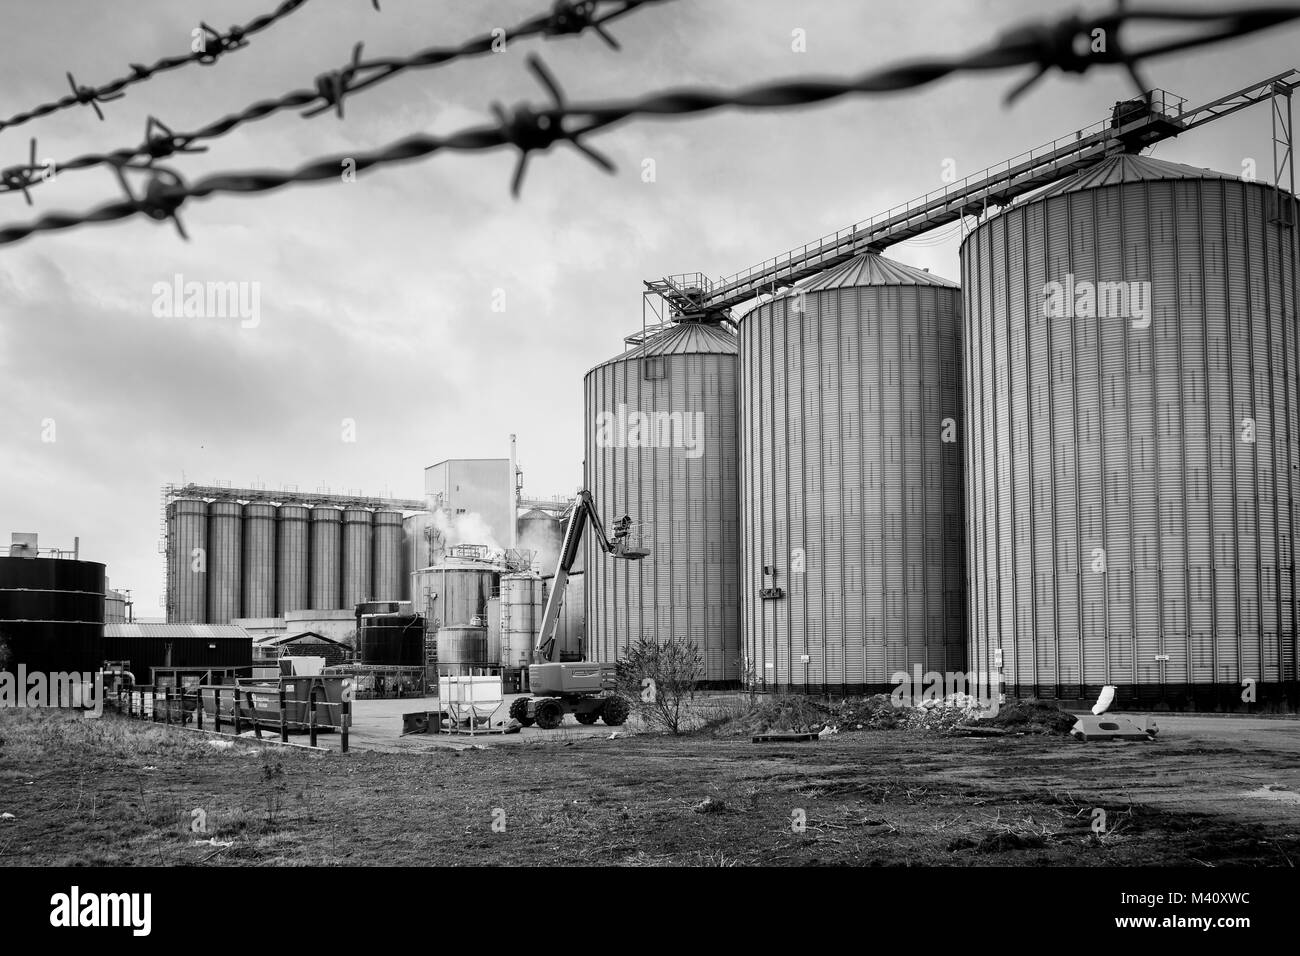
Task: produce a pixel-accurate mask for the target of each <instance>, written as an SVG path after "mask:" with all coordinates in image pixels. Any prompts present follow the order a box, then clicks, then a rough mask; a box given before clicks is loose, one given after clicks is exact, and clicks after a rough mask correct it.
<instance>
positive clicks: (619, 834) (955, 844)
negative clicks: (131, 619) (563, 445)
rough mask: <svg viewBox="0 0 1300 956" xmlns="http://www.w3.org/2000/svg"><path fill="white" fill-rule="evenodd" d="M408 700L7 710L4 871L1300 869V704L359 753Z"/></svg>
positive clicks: (539, 738) (464, 741)
mask: <svg viewBox="0 0 1300 956" xmlns="http://www.w3.org/2000/svg"><path fill="white" fill-rule="evenodd" d="M371 703H373V704H376V705H383V706H376V707H373V708H372V707H368V706H366V705H367V704H371ZM411 704H412V702H411V701H392V702H360V703H359V704H358V715H357V724H358V733H357V735H356V736H355V738H354V746H355V747H356V748H357V749H355V750H354V752H352V753H350V754H348V755H342V754H338V753H328V754H317V753H311V752H305V751H302V750H286V749H281V748H275V747H267V746H255V745H252V744H249V743H245V742H242V741H233V742H232V741H228V740H219V741H213V740H211V739H209V738H207V737H204V736H200V735H198V734H195V733H190V732H184V731H179V730H175V729H171V728H165V727H161V726H158V725H151V724H145V723H140V722H129V721H125V720H123V719H121V718H116V717H105V718H104V719H102V720H95V721H86V720H81V719H79V718H76V717H73V716H70V715H65V714H41V713H37V712H32V711H6V712H0V740H3V743H0V864H4V865H10V866H13V865H47V864H83V863H84V864H92V865H93V864H164V865H186V864H191V865H192V864H201V865H214V866H215V865H247V864H298V863H313V864H316V863H326V864H342V865H367V864H376V865H379V864H444V865H456V864H500V865H512V864H526V865H530V864H531V865H538V864H556V865H565V864H591V865H602V866H608V865H656V864H685V865H747V864H761V865H788V864H857V865H958V866H961V865H972V864H978V865H988V864H994V865H1048V866H1051V865H1066V864H1073V865H1096V866H1109V865H1198V864H1202V865H1205V866H1218V865H1225V864H1244V865H1261V866H1281V867H1287V866H1294V865H1295V864H1296V863H1297V862H1300V759H1298V754H1300V722H1297V721H1295V720H1243V719H1230V718H1201V717H1183V716H1178V717H1167V718H1165V719H1164V720H1162V721H1161V726H1162V732H1161V734H1160V737H1159V739H1157V740H1156V741H1153V742H1143V743H1106V744H1100V743H1093V744H1084V743H1078V742H1075V741H1072V740H1070V739H1068V738H1042V737H1011V738H998V739H971V738H946V737H929V736H924V735H917V734H912V733H907V732H885V731H879V732H862V733H854V734H841V735H839V736H836V737H830V738H827V739H826V740H821V741H817V742H811V743H802V744H753V743H750V742H748V741H747V740H744V739H741V740H737V739H735V738H729V739H721V738H711V737H708V736H689V737H682V738H667V737H660V736H653V735H648V734H642V735H635V734H631V735H628V736H620V737H619V738H617V739H614V740H609V739H607V737H608V735H609V732H610V731H609V728H604V727H603V726H602V725H599V724H598V725H596V726H595V727H592V728H585V727H584V728H579V727H577V726H576V725H574V726H573V727H572V728H569V727H567V725H566V729H565V730H563V731H560V732H550V733H549V734H548V733H547V732H544V731H532V732H530V733H526V734H521V735H516V736H513V738H493V740H492V742H484V741H474V740H471V739H469V738H452V739H451V740H450V741H445V740H439V739H438V738H435V737H425V736H423V735H421V736H416V737H407V738H400V740H399V741H398V742H397V743H396V744H394V749H393V751H392V752H381V751H379V750H370V749H362V746H363V745H364V742H365V740H366V738H367V735H369V736H372V737H374V738H375V740H376V741H377V742H382V743H385V744H393V741H394V740H395V739H396V738H394V737H393V736H390V735H389V734H388V732H387V731H388V728H389V727H393V728H400V713H401V712H402V711H405V710H417V709H421V708H420V707H419V706H414V707H413V706H410V705H411ZM390 705H398V706H397V707H395V708H394V707H391V706H390ZM390 710H391V711H392V712H391V713H390V712H389V711H390ZM394 722H396V723H394ZM394 733H396V729H395V730H394ZM505 740H508V741H510V742H509V743H503V741H505ZM479 748H482V749H479ZM706 798H707V801H706ZM1098 811H1101V812H1102V813H1104V817H1103V816H1102V814H1101V813H1098ZM6 814H11V815H12V816H11V817H6V816H5V815H6ZM1099 824H1100V825H1099Z"/></svg>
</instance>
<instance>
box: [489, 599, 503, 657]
mask: <svg viewBox="0 0 1300 956" xmlns="http://www.w3.org/2000/svg"><path fill="white" fill-rule="evenodd" d="M487 659H488V660H489V661H491V662H492V663H493V664H495V663H497V662H498V661H500V660H501V598H500V597H493V598H488V600H487Z"/></svg>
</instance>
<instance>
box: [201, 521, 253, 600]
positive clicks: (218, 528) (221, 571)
mask: <svg viewBox="0 0 1300 956" xmlns="http://www.w3.org/2000/svg"><path fill="white" fill-rule="evenodd" d="M243 530H244V529H243V508H242V507H241V506H240V504H239V502H237V501H214V502H212V504H210V505H208V618H207V623H209V624H229V623H230V622H231V621H232V620H234V619H235V618H237V617H240V616H242V614H243V587H244V580H243V578H244V575H243V565H244V545H243V537H244V534H243Z"/></svg>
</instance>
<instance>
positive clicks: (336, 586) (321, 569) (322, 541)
mask: <svg viewBox="0 0 1300 956" xmlns="http://www.w3.org/2000/svg"><path fill="white" fill-rule="evenodd" d="M342 528H343V511H342V509H340V508H333V507H329V506H319V507H315V508H312V509H311V606H312V607H313V608H315V609H317V610H329V609H331V608H341V607H342V606H343V604H342V600H341V599H342V596H343V592H342V585H343V570H342V559H343V532H342Z"/></svg>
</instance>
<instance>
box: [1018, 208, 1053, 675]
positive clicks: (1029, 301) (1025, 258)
mask: <svg viewBox="0 0 1300 956" xmlns="http://www.w3.org/2000/svg"><path fill="white" fill-rule="evenodd" d="M1015 222H1016V223H1018V233H1019V240H1020V242H1019V245H1020V283H1019V285H1020V293H1021V301H1023V302H1024V309H1025V314H1024V330H1023V336H1024V343H1025V345H1024V354H1025V419H1024V426H1025V459H1026V461H1025V467H1026V471H1027V473H1028V476H1029V477H1028V481H1029V543H1028V551H1029V634H1030V642H1031V644H1032V647H1033V650H1032V652H1031V653H1032V654H1033V671H1032V673H1033V675H1034V695H1035V696H1037V695H1038V694H1039V692H1040V691H1039V687H1040V685H1041V683H1042V677H1043V675H1042V673H1041V672H1040V671H1039V668H1038V645H1039V633H1038V607H1037V600H1036V598H1037V593H1038V587H1037V585H1038V573H1037V572H1038V562H1037V550H1038V538H1037V535H1036V527H1035V522H1034V516H1035V511H1034V361H1033V358H1034V355H1033V338H1032V330H1033V327H1034V299H1033V296H1032V295H1031V293H1030V289H1029V248H1028V247H1029V238H1028V232H1029V229H1028V223H1027V222H1026V217H1025V210H1024V209H1020V210H1018V214H1017V215H1016V216H1015ZM1007 282H1008V287H1009V285H1010V276H1009V275H1008V279H1007ZM1052 676H1053V678H1056V677H1057V676H1058V675H1057V674H1056V673H1055V671H1054V673H1053V675H1052Z"/></svg>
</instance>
